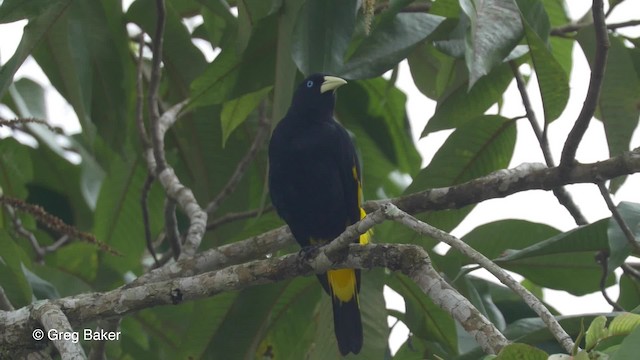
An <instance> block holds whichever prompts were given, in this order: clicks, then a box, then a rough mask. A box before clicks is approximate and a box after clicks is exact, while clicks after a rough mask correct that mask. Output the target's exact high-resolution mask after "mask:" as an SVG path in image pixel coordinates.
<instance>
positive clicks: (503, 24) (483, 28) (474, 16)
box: [460, 0, 522, 89]
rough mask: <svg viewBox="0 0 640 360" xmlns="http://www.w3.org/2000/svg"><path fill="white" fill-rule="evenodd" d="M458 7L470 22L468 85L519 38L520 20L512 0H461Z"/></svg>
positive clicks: (485, 71)
mask: <svg viewBox="0 0 640 360" xmlns="http://www.w3.org/2000/svg"><path fill="white" fill-rule="evenodd" d="M460 7H461V8H462V11H464V13H465V14H466V15H467V16H468V17H469V20H470V23H471V28H470V29H469V31H468V33H467V36H466V46H467V47H466V51H465V59H466V62H467V68H468V69H469V89H471V88H472V87H473V85H474V84H475V83H476V81H478V79H480V78H481V77H482V76H484V75H487V74H489V73H490V72H491V70H492V69H493V68H494V67H495V66H496V65H499V64H500V63H502V60H503V59H504V58H505V57H507V55H509V53H510V52H511V50H512V49H513V48H514V47H515V46H516V44H517V43H518V41H520V39H521V38H522V23H521V22H520V17H519V13H518V7H517V6H516V4H515V1H513V0H461V1H460Z"/></svg>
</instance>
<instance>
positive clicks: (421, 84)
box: [407, 42, 466, 100]
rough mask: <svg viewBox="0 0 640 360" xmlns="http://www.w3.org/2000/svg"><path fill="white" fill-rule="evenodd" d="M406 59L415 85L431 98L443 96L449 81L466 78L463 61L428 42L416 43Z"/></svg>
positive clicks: (435, 98)
mask: <svg viewBox="0 0 640 360" xmlns="http://www.w3.org/2000/svg"><path fill="white" fill-rule="evenodd" d="M407 61H408V63H409V69H410V70H411V77H412V78H413V82H414V83H415V84H416V87H417V88H418V90H420V92H421V93H422V94H424V95H425V96H426V97H428V98H430V99H432V100H437V99H439V98H440V97H441V96H443V95H444V94H445V90H446V88H447V86H448V85H449V83H450V82H456V80H458V79H461V80H462V81H465V80H466V78H465V77H464V76H463V74H464V75H466V69H465V68H464V64H463V62H462V61H460V60H456V59H453V58H451V57H450V56H447V55H444V54H443V53H442V52H440V51H438V50H437V49H436V48H435V47H434V46H433V45H432V44H430V43H429V42H423V43H422V44H420V45H418V46H417V47H416V48H415V49H414V50H413V51H412V52H411V54H410V55H409V57H408V58H407ZM458 81H460V80H458Z"/></svg>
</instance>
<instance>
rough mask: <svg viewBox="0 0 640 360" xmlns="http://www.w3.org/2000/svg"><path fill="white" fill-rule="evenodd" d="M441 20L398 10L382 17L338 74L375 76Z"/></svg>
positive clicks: (360, 76)
mask: <svg viewBox="0 0 640 360" xmlns="http://www.w3.org/2000/svg"><path fill="white" fill-rule="evenodd" d="M443 20H444V18H442V17H440V16H435V15H431V14H421V13H409V14H408V13H401V14H397V15H396V16H393V17H390V18H386V19H383V20H382V21H381V22H380V23H379V24H378V25H376V27H375V28H374V29H373V31H372V32H371V34H370V35H368V36H367V37H365V38H364V39H363V40H362V42H360V44H359V45H358V47H357V48H356V50H355V51H354V53H353V54H352V55H351V56H350V57H349V59H348V61H347V63H346V64H345V66H344V68H342V69H341V70H340V72H339V74H340V75H341V76H343V77H345V78H348V79H363V78H370V77H374V76H379V75H381V74H383V73H384V72H385V71H387V70H389V69H391V68H393V67H394V66H396V65H397V64H398V63H399V62H400V61H401V60H403V59H404V58H406V57H407V56H408V55H409V53H410V52H411V50H412V49H413V48H414V47H415V45H417V44H418V43H419V42H420V41H422V40H424V39H426V38H427V37H428V36H429V35H430V34H431V32H433V30H435V28H436V27H438V25H440V23H441V22H442V21H443Z"/></svg>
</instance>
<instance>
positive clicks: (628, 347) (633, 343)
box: [611, 327, 640, 360]
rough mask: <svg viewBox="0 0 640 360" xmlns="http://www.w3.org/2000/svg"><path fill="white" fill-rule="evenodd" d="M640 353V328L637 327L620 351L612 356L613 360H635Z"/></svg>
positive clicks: (626, 338) (623, 343)
mask: <svg viewBox="0 0 640 360" xmlns="http://www.w3.org/2000/svg"><path fill="white" fill-rule="evenodd" d="M638 352H640V327H636V328H635V330H634V331H633V332H632V333H631V334H629V335H628V336H626V337H625V338H624V340H623V341H622V344H621V345H620V348H619V349H618V351H616V353H615V354H613V356H611V360H624V359H634V358H635V357H637V356H638Z"/></svg>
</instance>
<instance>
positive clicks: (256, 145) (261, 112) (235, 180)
mask: <svg viewBox="0 0 640 360" xmlns="http://www.w3.org/2000/svg"><path fill="white" fill-rule="evenodd" d="M270 129H271V124H270V122H269V119H268V118H267V115H266V111H265V106H264V103H262V104H260V106H259V107H258V131H257V132H256V137H255V138H254V139H253V142H252V143H251V146H250V147H249V150H248V151H247V153H246V154H245V155H244V157H243V158H242V160H240V162H239V163H238V165H237V166H236V170H235V171H234V172H233V175H231V177H230V178H229V180H228V181H227V184H226V185H225V186H224V187H223V188H222V190H220V192H219V193H218V195H216V197H215V198H214V199H213V200H211V202H210V203H209V205H207V207H206V212H207V213H208V214H211V213H214V212H215V211H216V210H218V208H219V207H220V205H221V203H222V202H223V201H224V199H226V198H227V197H228V196H229V195H231V194H232V193H233V192H234V191H235V189H236V187H237V186H238V184H239V183H240V180H242V177H243V176H244V174H245V172H247V169H248V168H249V164H250V163H251V162H252V161H253V159H254V158H255V157H256V155H257V154H258V150H260V148H262V146H263V145H264V142H265V140H266V139H267V136H268V134H269V130H270Z"/></svg>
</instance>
